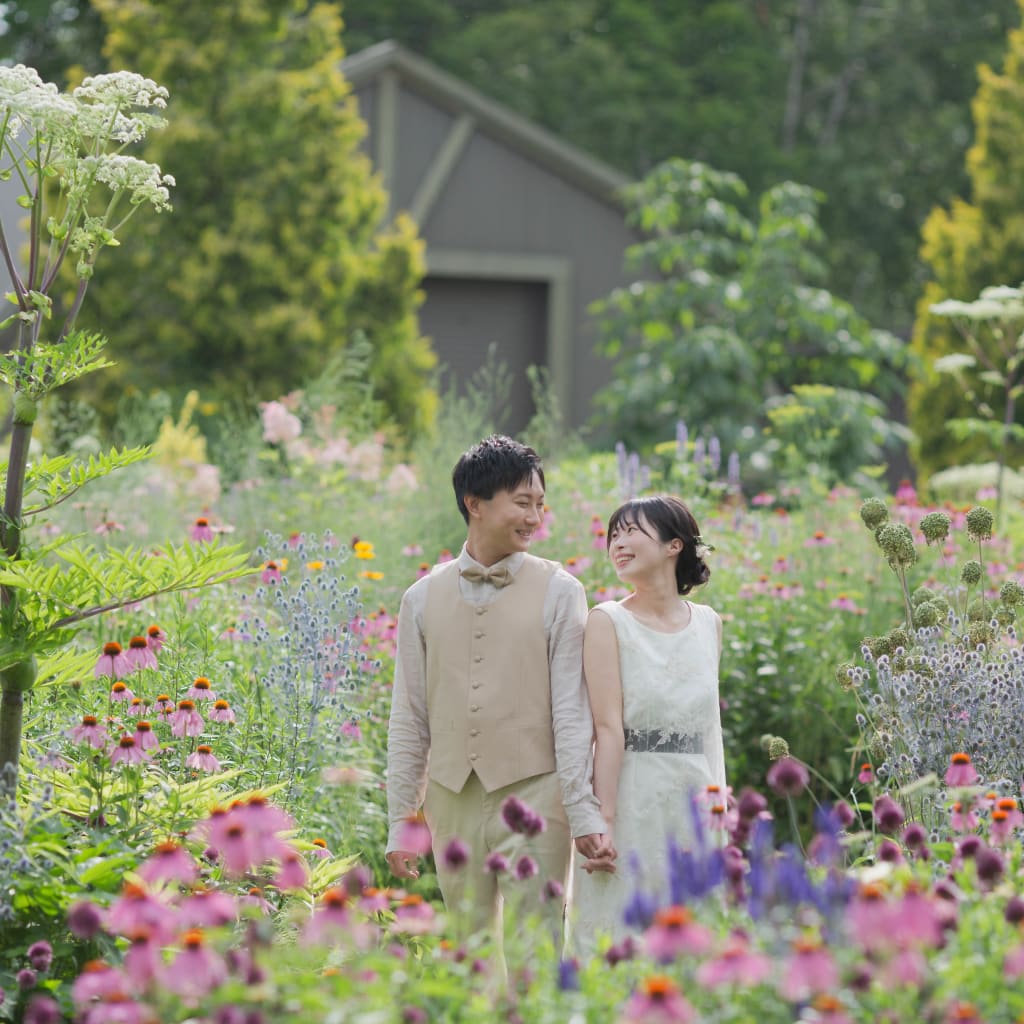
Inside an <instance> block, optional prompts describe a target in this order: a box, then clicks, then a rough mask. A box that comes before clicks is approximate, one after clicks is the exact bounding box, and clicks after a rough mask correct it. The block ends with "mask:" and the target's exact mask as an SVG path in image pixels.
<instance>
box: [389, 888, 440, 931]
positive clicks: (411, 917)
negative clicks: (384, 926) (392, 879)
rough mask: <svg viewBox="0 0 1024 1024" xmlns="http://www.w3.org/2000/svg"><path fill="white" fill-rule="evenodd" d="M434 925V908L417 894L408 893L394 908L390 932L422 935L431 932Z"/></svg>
mask: <svg viewBox="0 0 1024 1024" xmlns="http://www.w3.org/2000/svg"><path fill="white" fill-rule="evenodd" d="M435 923H436V921H435V916H434V908H433V907H432V906H431V905H430V904H429V903H428V902H427V901H426V900H425V899H424V898H423V897H422V896H420V895H419V894H418V893H410V894H409V895H408V896H404V897H402V899H401V900H399V903H398V906H397V907H395V920H394V921H393V922H392V925H391V930H392V931H393V932H405V933H406V934H408V935H423V934H425V933H426V932H429V931H432V930H433V928H434V925H435Z"/></svg>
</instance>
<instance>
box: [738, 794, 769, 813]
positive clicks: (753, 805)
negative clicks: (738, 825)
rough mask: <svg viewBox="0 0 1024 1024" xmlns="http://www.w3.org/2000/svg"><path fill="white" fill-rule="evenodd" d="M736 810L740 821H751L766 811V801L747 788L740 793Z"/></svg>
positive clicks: (760, 795)
mask: <svg viewBox="0 0 1024 1024" xmlns="http://www.w3.org/2000/svg"><path fill="white" fill-rule="evenodd" d="M736 810H737V812H738V813H739V816H740V820H741V821H752V820H753V819H754V818H756V817H757V816H758V815H759V814H761V813H763V812H764V811H766V810H768V801H767V800H766V799H765V798H764V796H762V794H760V793H759V792H758V791H757V790H756V789H751V788H750V787H749V786H747V787H746V788H745V789H743V791H742V792H741V793H740V798H739V801H738V802H737V804H736Z"/></svg>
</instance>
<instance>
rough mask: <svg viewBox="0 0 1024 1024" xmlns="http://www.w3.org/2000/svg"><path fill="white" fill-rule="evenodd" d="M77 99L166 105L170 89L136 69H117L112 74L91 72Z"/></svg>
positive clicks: (108, 103)
mask: <svg viewBox="0 0 1024 1024" xmlns="http://www.w3.org/2000/svg"><path fill="white" fill-rule="evenodd" d="M72 95H73V96H74V97H75V99H76V100H95V101H96V102H97V103H102V104H104V105H105V106H111V107H125V106H132V107H157V108H159V109H161V110H162V109H163V108H164V107H166V106H167V95H168V93H167V90H166V89H165V88H164V87H163V86H162V85H157V84H156V82H154V81H153V79H151V78H143V76H142V75H139V74H136V73H135V72H134V71H115V72H113V73H112V74H109V75H90V76H89V77H88V78H86V79H85V80H84V81H83V82H82V84H81V85H80V86H79V87H78V88H77V89H75V91H74V92H73V93H72Z"/></svg>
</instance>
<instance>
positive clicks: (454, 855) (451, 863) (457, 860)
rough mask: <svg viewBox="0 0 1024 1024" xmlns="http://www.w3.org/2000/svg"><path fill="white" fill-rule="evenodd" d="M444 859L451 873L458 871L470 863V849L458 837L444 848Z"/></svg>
mask: <svg viewBox="0 0 1024 1024" xmlns="http://www.w3.org/2000/svg"><path fill="white" fill-rule="evenodd" d="M442 859H443V861H444V865H445V867H446V868H448V870H449V871H458V870H459V869H460V868H464V867H465V866H466V864H468V863H469V847H468V846H467V845H466V844H465V843H464V842H463V841H462V840H461V839H459V837H458V836H456V837H455V838H454V839H452V840H451V841H450V842H449V843H448V845H447V846H446V847H445V848H444V853H443V854H442Z"/></svg>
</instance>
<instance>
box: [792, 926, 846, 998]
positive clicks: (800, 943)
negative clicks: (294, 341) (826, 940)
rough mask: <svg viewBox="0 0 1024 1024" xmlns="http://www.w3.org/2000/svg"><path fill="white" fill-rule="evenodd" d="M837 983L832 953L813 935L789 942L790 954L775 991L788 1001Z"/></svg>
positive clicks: (812, 993) (824, 989)
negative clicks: (791, 944)
mask: <svg viewBox="0 0 1024 1024" xmlns="http://www.w3.org/2000/svg"><path fill="white" fill-rule="evenodd" d="M838 985H839V970H838V968H837V967H836V964H835V961H834V960H833V959H832V955H831V954H830V953H829V952H828V951H827V950H826V949H825V948H824V947H823V946H822V944H821V943H820V942H819V941H817V940H816V939H799V940H797V941H796V942H794V943H793V952H792V955H791V956H790V957H789V958H788V959H787V960H786V963H785V966H784V968H783V976H782V981H781V982H780V984H779V992H780V993H781V994H782V996H783V998H785V999H789V1000H791V1001H792V1002H797V1001H798V1000H804V999H809V998H810V997H811V996H813V995H816V994H817V993H819V992H830V991H832V990H833V989H835V988H836V987H837V986H838Z"/></svg>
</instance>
